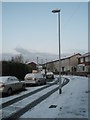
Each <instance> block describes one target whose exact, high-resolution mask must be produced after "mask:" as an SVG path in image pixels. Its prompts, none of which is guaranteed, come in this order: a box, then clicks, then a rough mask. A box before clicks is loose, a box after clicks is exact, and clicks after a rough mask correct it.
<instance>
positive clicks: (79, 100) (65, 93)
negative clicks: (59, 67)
mask: <svg viewBox="0 0 90 120" xmlns="http://www.w3.org/2000/svg"><path fill="white" fill-rule="evenodd" d="M66 77H68V78H69V79H70V82H69V83H68V84H67V85H65V86H64V87H63V88H62V94H59V93H58V91H56V92H55V93H53V94H52V95H51V96H50V97H48V98H47V99H45V100H44V101H42V102H41V103H40V104H38V105H37V106H35V107H34V108H32V109H30V110H29V111H27V112H26V113H25V114H23V115H22V116H21V117H20V118H88V78H86V77H79V76H66ZM51 105H55V106H56V108H49V107H50V106H51Z"/></svg>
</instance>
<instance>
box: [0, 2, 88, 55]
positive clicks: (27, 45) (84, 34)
mask: <svg viewBox="0 0 90 120" xmlns="http://www.w3.org/2000/svg"><path fill="white" fill-rule="evenodd" d="M55 8H60V9H61V18H60V24H61V52H62V53H64V52H67V51H70V50H75V52H76V50H88V3H85V2H84V3H82V2H81V3H79V2H77V3H70V2H67V3H65V2H61V3H60V2H59V3H53V2H51V3H49V2H47V3H46V2H45V3H44V2H43V3H40V2H37V3H36V2H35V3H31V2H29V3H25V2H24V3H23V2H21V3H19V2H17V3H2V40H3V42H2V48H3V53H16V51H15V49H16V48H24V49H26V50H28V51H34V52H35V51H37V52H45V53H52V54H58V19H57V18H58V17H57V14H53V13H52V12H51V11H52V9H55Z"/></svg>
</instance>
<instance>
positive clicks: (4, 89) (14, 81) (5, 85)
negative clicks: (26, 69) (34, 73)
mask: <svg viewBox="0 0 90 120" xmlns="http://www.w3.org/2000/svg"><path fill="white" fill-rule="evenodd" d="M20 89H22V90H24V89H25V82H24V81H20V80H19V79H18V78H16V77H14V76H1V77H0V93H7V94H8V95H11V94H12V92H13V91H16V90H20Z"/></svg>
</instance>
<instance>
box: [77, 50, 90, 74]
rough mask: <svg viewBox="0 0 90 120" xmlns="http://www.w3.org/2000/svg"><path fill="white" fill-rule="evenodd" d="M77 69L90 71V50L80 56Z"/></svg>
mask: <svg viewBox="0 0 90 120" xmlns="http://www.w3.org/2000/svg"><path fill="white" fill-rule="evenodd" d="M77 71H78V72H87V73H90V52H89V53H86V54H84V55H82V56H80V57H79V58H78V67H77Z"/></svg>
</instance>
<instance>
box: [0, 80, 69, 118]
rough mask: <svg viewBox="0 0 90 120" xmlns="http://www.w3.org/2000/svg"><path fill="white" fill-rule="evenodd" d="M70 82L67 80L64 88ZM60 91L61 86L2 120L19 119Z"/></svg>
mask: <svg viewBox="0 0 90 120" xmlns="http://www.w3.org/2000/svg"><path fill="white" fill-rule="evenodd" d="M68 82H69V79H67V78H66V79H65V81H64V82H63V84H62V87H63V86H64V85H66V84H67V83H68ZM56 83H57V82H55V83H53V84H52V85H54V84H56ZM50 86H51V85H50ZM52 87H53V86H52ZM58 89H59V86H58V87H55V88H54V89H52V90H50V91H49V92H47V93H45V94H44V95H42V96H40V97H39V98H37V99H35V100H33V101H32V102H30V103H28V104H27V105H26V106H25V107H22V108H21V109H19V110H17V111H15V112H14V113H12V114H11V115H9V116H7V117H5V118H2V120H10V119H13V118H14V119H18V118H19V117H20V116H21V115H23V114H24V113H25V112H27V111H28V110H29V109H31V108H33V107H34V106H36V105H37V104H39V103H40V102H42V101H43V100H44V99H46V98H47V97H49V96H50V95H51V94H52V93H54V92H55V91H57V90H58Z"/></svg>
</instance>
